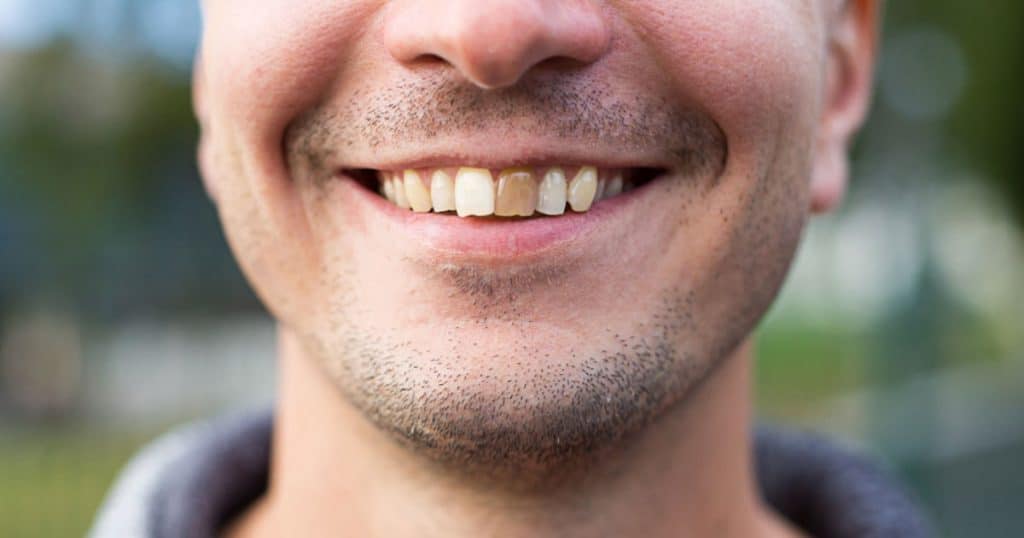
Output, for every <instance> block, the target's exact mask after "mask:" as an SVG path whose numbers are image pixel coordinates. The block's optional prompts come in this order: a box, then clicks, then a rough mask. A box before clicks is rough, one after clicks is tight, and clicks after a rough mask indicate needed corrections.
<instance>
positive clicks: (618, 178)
mask: <svg viewBox="0 0 1024 538" xmlns="http://www.w3.org/2000/svg"><path fill="white" fill-rule="evenodd" d="M620 194H622V174H615V175H614V176H613V177H612V178H611V179H610V180H608V187H607V188H605V190H604V197H605V198H611V197H612V196H618V195H620Z"/></svg>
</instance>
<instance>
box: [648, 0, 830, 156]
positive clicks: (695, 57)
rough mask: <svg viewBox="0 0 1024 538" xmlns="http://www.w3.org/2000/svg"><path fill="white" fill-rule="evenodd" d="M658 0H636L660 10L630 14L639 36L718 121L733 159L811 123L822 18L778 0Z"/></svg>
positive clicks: (682, 90)
mask: <svg viewBox="0 0 1024 538" xmlns="http://www.w3.org/2000/svg"><path fill="white" fill-rule="evenodd" d="M664 4H665V2H655V1H653V0H645V1H642V2H637V6H638V9H639V10H641V11H640V12H641V13H658V14H659V16H657V17H651V16H650V15H647V16H643V15H638V16H636V17H634V18H635V24H636V25H637V26H638V27H639V28H641V29H642V31H643V35H642V36H641V39H643V40H644V41H645V42H646V45H647V46H648V47H649V50H650V51H651V53H652V54H653V55H654V56H655V58H656V61H657V62H658V64H659V66H660V67H661V69H662V71H663V72H664V73H666V75H667V76H668V77H669V78H670V79H671V81H672V84H673V87H674V88H675V91H676V92H677V94H678V96H681V97H682V98H684V99H687V100H689V101H691V102H693V103H696V104H697V105H698V106H701V107H702V108H704V109H705V110H706V111H707V112H708V114H709V115H710V116H711V117H712V118H714V119H715V121H716V122H718V124H719V126H720V127H721V128H722V130H723V131H724V132H725V135H726V138H727V140H728V142H729V149H730V158H731V160H733V158H737V157H740V158H742V159H743V160H745V159H746V158H748V157H749V156H752V155H756V154H757V153H759V152H760V153H763V152H764V151H765V150H766V148H765V147H764V143H765V141H771V140H776V139H779V138H783V137H784V135H786V134H787V133H794V134H800V135H801V136H803V135H805V134H806V131H807V130H808V129H810V128H813V125H814V118H815V117H816V116H817V114H818V109H819V104H818V101H819V93H820V91H819V88H820V86H821V83H822V82H821V76H822V65H823V56H822V53H823V52H824V48H825V47H824V43H823V36H822V35H821V32H820V30H819V28H820V27H822V25H821V24H820V23H818V22H816V20H815V19H816V18H817V15H816V14H814V13H808V9H809V8H807V6H805V5H802V4H800V2H793V1H781V0H747V1H744V2H695V1H682V2H674V3H673V5H672V6H671V7H669V8H665V7H664ZM797 4H800V5H797ZM645 8H646V11H643V10H645ZM645 21H650V22H645Z"/></svg>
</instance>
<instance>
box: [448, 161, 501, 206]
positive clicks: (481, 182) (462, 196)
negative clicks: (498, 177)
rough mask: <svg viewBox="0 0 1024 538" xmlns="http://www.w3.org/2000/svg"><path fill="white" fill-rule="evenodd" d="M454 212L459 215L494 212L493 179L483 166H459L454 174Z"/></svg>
mask: <svg viewBox="0 0 1024 538" xmlns="http://www.w3.org/2000/svg"><path fill="white" fill-rule="evenodd" d="M455 212H456V213H458V215H459V216H460V217H467V216H470V215H476V216H481V217H483V216H487V215H490V214H493V213H494V181H493V180H492V179H491V171H490V170H487V169H485V168H459V171H458V173H457V174H455Z"/></svg>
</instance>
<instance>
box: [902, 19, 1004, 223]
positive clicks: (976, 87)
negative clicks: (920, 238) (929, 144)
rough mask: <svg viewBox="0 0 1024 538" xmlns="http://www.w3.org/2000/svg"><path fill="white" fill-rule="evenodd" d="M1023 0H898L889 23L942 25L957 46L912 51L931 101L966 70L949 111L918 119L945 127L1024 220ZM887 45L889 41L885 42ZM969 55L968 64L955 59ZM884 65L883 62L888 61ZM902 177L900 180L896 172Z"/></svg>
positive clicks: (957, 148)
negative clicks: (941, 56)
mask: <svg viewBox="0 0 1024 538" xmlns="http://www.w3.org/2000/svg"><path fill="white" fill-rule="evenodd" d="M1021 21H1024V3H1022V2H1018V1H1015V0H990V1H987V2H963V1H961V0H941V1H929V0H893V1H889V2H886V24H887V26H888V28H890V29H893V28H926V27H933V28H937V29H941V30H942V31H943V32H944V33H945V34H946V35H947V36H949V37H950V38H951V39H955V42H954V44H955V46H957V47H959V49H960V54H962V58H946V59H945V60H946V61H945V62H944V63H940V64H934V63H930V62H929V60H931V59H932V58H928V57H927V56H925V55H926V54H927V53H928V52H929V51H928V50H917V51H910V60H911V62H909V63H910V65H909V66H908V67H909V68H910V69H914V68H915V67H916V68H917V69H918V71H917V73H912V75H917V76H918V77H919V78H920V79H921V80H922V85H921V86H920V87H919V90H920V93H919V94H918V95H915V96H914V97H915V98H916V99H919V100H927V99H928V98H929V93H935V92H941V91H942V88H936V87H932V88H929V87H928V86H927V82H929V81H946V80H948V79H947V76H948V74H949V73H948V71H949V70H956V69H960V68H961V67H962V68H963V69H965V71H966V72H965V73H964V78H965V81H964V88H963V94H962V96H961V97H960V99H959V102H958V103H957V104H956V105H955V106H954V107H953V108H952V110H951V111H950V115H949V116H948V117H930V118H920V119H919V121H921V122H922V123H923V124H925V126H926V127H928V128H932V129H939V130H943V131H945V132H947V133H948V134H949V136H950V137H951V139H952V143H951V146H950V147H949V148H948V149H950V150H953V151H956V152H957V153H958V154H959V155H958V156H959V157H961V158H964V159H968V160H969V161H970V164H971V165H972V166H974V167H976V168H978V169H980V170H981V171H983V172H984V178H985V180H986V181H990V182H991V183H992V184H993V185H994V186H995V187H996V188H997V189H998V190H999V192H1001V193H1003V194H1004V195H1005V196H1006V198H1007V200H1008V201H1009V204H1010V205H1011V206H1012V208H1013V209H1014V214H1015V215H1016V218H1017V222H1018V223H1019V224H1022V225H1024V180H1022V179H1021V175H1022V174H1024V151H1021V149H1020V148H1019V147H1018V146H1019V144H1020V142H1019V141H1020V140H1021V139H1022V138H1024V106H1022V105H1021V95H1022V94H1024V32H1022V31H1021ZM886 45H888V44H886ZM957 59H962V60H963V66H958V65H953V64H952V63H951V60H957ZM883 69H884V67H883ZM893 179H894V180H898V178H893Z"/></svg>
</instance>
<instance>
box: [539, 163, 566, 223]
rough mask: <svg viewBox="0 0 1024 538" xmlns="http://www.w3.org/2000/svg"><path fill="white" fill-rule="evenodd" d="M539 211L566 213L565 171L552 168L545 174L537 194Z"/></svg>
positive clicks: (547, 213) (554, 213)
mask: <svg viewBox="0 0 1024 538" xmlns="http://www.w3.org/2000/svg"><path fill="white" fill-rule="evenodd" d="M537 211H538V212H540V213H544V214H545V215H561V214H562V213H565V172H563V171H562V169H561V168H552V169H550V170H548V171H547V173H546V174H544V180H543V181H541V182H540V193H539V195H538V196H537Z"/></svg>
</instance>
